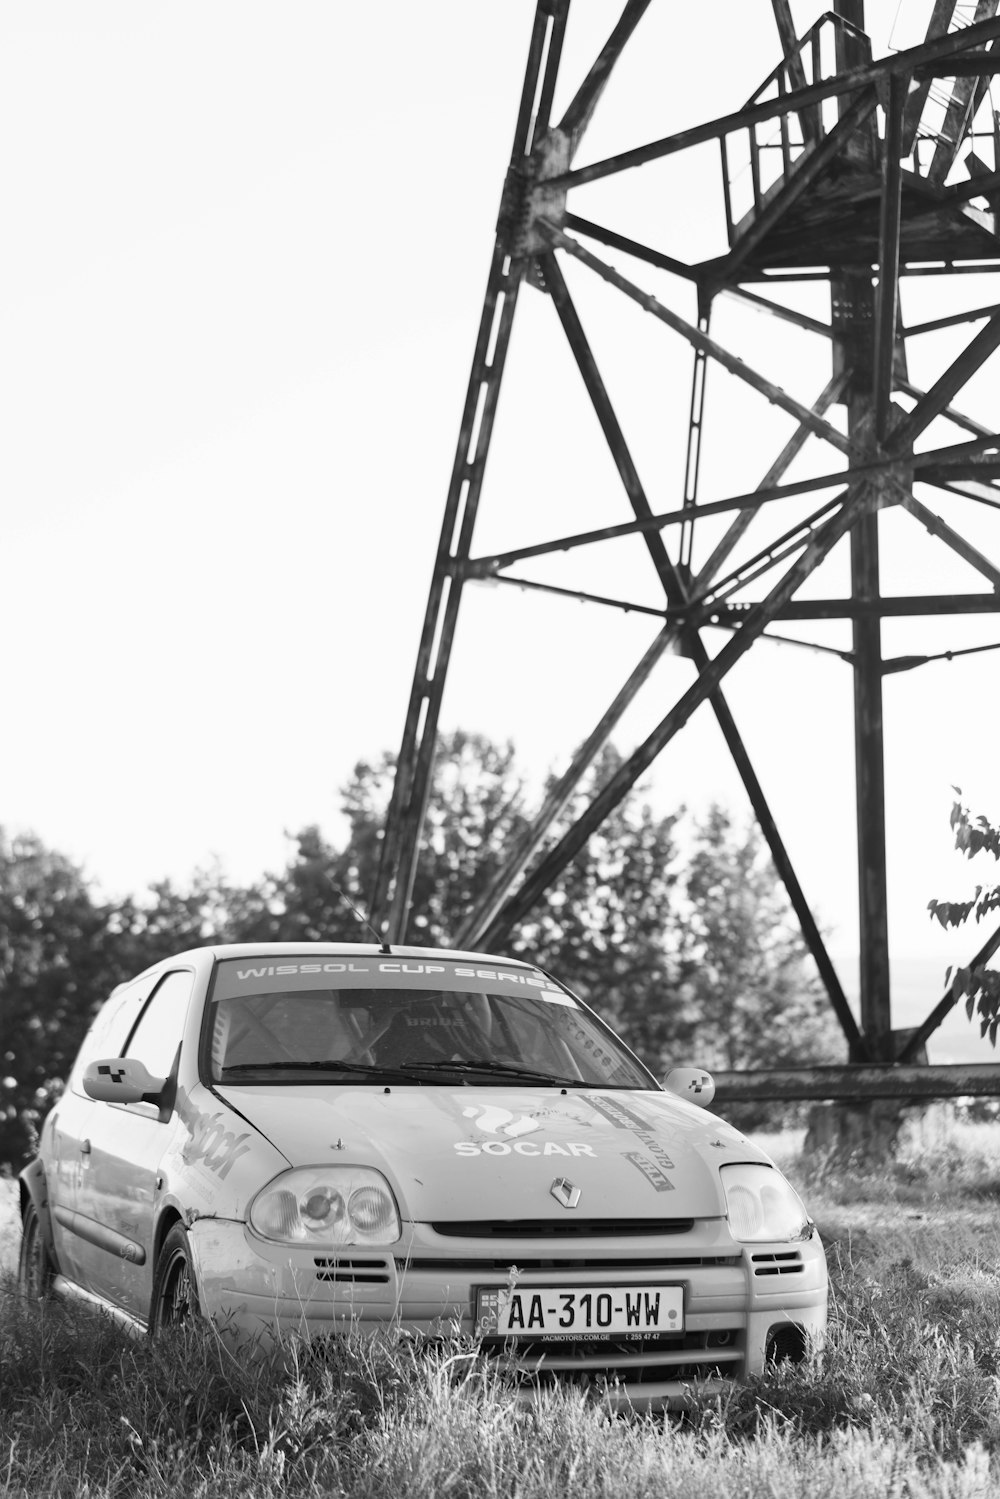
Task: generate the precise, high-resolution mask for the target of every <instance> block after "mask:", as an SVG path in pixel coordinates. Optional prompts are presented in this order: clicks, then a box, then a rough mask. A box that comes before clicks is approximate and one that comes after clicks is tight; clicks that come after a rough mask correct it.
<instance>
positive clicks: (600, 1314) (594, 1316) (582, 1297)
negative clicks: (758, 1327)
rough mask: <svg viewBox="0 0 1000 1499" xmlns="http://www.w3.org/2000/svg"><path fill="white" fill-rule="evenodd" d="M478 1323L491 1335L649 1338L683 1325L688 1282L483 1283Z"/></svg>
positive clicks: (478, 1298)
mask: <svg viewBox="0 0 1000 1499" xmlns="http://www.w3.org/2000/svg"><path fill="white" fill-rule="evenodd" d="M476 1325H477V1327H478V1328H479V1331H480V1332H481V1333H483V1334H485V1335H487V1336H499V1337H514V1338H518V1337H520V1338H623V1337H624V1338H628V1337H633V1338H648V1337H651V1336H656V1335H657V1334H660V1335H663V1334H669V1333H681V1332H683V1331H684V1288H683V1286H657V1285H647V1286H515V1287H514V1288H513V1289H512V1288H511V1287H510V1286H484V1287H482V1288H481V1289H480V1290H479V1292H478V1294H477V1300H476Z"/></svg>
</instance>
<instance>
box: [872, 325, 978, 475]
mask: <svg viewBox="0 0 1000 1499" xmlns="http://www.w3.org/2000/svg"><path fill="white" fill-rule="evenodd" d="M998 345H1000V313H995V314H994V315H993V317H991V318H990V320H989V322H988V323H987V324H986V326H985V327H984V328H981V329H980V330H979V332H978V333H977V334H976V336H975V338H974V339H973V340H972V342H971V343H970V344H969V346H968V348H967V349H964V350H963V351H962V353H961V354H959V356H958V358H957V359H955V360H954V361H953V362H952V364H950V365H949V366H948V368H947V369H946V370H945V372H944V374H943V375H941V376H940V378H939V379H938V380H936V381H935V382H934V384H933V385H932V386H931V388H930V390H929V391H927V392H926V393H925V394H924V395H922V396H921V397H920V399H919V400H918V401H917V404H916V406H914V408H913V410H912V411H911V412H909V413H908V414H907V415H906V416H905V417H904V418H903V420H902V421H901V422H900V424H899V426H898V427H896V428H895V429H894V431H893V433H892V436H891V439H890V444H891V448H892V451H893V452H894V453H903V452H905V450H906V448H907V447H908V446H909V445H910V444H911V443H913V442H914V441H915V440H916V438H918V437H919V436H920V434H921V432H923V431H924V429H925V428H926V427H929V426H930V424H931V422H932V421H933V420H934V418H935V417H936V416H943V415H947V413H948V406H949V403H950V401H951V398H952V396H955V395H957V394H958V392H959V391H960V390H961V389H962V387H963V385H966V384H967V383H968V381H969V380H970V379H971V378H972V376H973V375H974V374H975V373H976V371H977V370H978V369H979V368H980V367H981V366H982V365H983V364H985V362H986V360H987V359H988V358H989V357H990V355H991V354H992V353H993V352H994V350H995V349H996V348H997V346H998Z"/></svg>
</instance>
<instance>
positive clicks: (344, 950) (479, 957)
mask: <svg viewBox="0 0 1000 1499" xmlns="http://www.w3.org/2000/svg"><path fill="white" fill-rule="evenodd" d="M302 953H310V954H314V955H315V956H317V957H333V958H336V957H344V958H359V957H361V958H390V959H391V958H401V959H407V958H412V959H414V960H419V959H422V958H423V959H426V958H451V959H455V960H457V961H459V962H474V963H482V962H488V963H504V964H506V965H508V966H509V967H512V968H532V967H533V966H534V965H533V964H532V963H529V962H526V961H525V960H524V959H523V958H508V957H503V956H502V955H501V954H499V953H485V952H470V951H468V950H465V949H459V948H452V947H413V946H411V945H406V946H403V945H401V944H397V943H395V942H392V943H386V944H385V945H384V946H382V947H379V946H378V945H377V944H376V943H374V942H308V941H303V942H218V943H206V944H205V945H204V946H203V947H189V948H187V949H185V950H184V951H183V952H178V953H172V954H171V955H170V956H169V957H166V958H160V959H158V961H157V962H155V963H151V964H150V965H149V967H148V968H144V969H143V970H142V973H140V974H136V978H142V977H143V976H144V975H145V974H147V973H154V972H157V971H158V970H159V969H161V968H170V967H174V966H175V965H176V964H178V963H184V964H192V965H194V966H195V967H199V968H200V967H204V966H205V965H206V964H207V963H214V962H216V961H218V960H220V959H223V958H250V957H254V958H281V957H292V956H295V955H296V954H298V955H300V956H301V954H302ZM128 982H130V983H131V982H134V980H129V981H128Z"/></svg>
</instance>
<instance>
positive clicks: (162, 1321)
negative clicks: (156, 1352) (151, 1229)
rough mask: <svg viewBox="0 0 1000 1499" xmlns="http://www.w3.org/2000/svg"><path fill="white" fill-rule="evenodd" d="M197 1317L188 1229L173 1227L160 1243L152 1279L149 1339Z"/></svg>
mask: <svg viewBox="0 0 1000 1499" xmlns="http://www.w3.org/2000/svg"><path fill="white" fill-rule="evenodd" d="M197 1315H198V1286H197V1283H196V1281H195V1277H194V1265H193V1264H192V1261H191V1245H190V1243H189V1242H188V1236H187V1229H186V1228H185V1227H184V1226H183V1224H181V1223H175V1224H174V1226H173V1228H172V1229H171V1230H170V1232H169V1233H168V1234H167V1237H166V1238H165V1239H164V1241H163V1248H162V1249H161V1250H160V1254H159V1258H158V1259H157V1261H156V1270H155V1273H154V1275H153V1301H152V1305H151V1307H150V1310H149V1332H150V1336H151V1337H154V1338H155V1337H156V1334H157V1333H159V1332H162V1331H163V1329H164V1328H165V1327H179V1326H181V1325H182V1324H183V1323H185V1322H188V1321H190V1320H191V1319H192V1318H194V1317H197Z"/></svg>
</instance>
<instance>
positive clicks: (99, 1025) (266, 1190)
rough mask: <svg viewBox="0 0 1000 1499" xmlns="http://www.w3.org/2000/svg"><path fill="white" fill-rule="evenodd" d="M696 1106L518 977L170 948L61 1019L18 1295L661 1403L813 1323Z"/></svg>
mask: <svg viewBox="0 0 1000 1499" xmlns="http://www.w3.org/2000/svg"><path fill="white" fill-rule="evenodd" d="M699 1090H700V1091H699ZM680 1092H683V1093H684V1096H683V1097H682V1096H679V1095H680ZM711 1092H712V1083H711V1079H710V1078H709V1077H708V1075H707V1074H706V1073H703V1072H701V1071H700V1070H698V1069H695V1068H683V1069H678V1071H676V1072H675V1073H672V1074H670V1076H669V1078H668V1087H667V1090H666V1091H664V1089H662V1088H661V1087H660V1085H659V1084H658V1083H657V1082H656V1080H655V1079H654V1078H653V1077H652V1076H651V1075H650V1073H648V1072H647V1071H646V1069H645V1068H644V1067H643V1066H642V1065H641V1064H640V1063H639V1062H638V1061H637V1060H636V1058H635V1057H634V1056H633V1055H632V1054H631V1053H630V1052H629V1051H628V1050H627V1049H626V1048H625V1046H624V1045H623V1044H622V1043H621V1042H620V1041H619V1040H618V1039H617V1038H616V1037H615V1036H614V1034H613V1033H612V1032H611V1031H610V1030H609V1029H608V1028H607V1026H605V1025H604V1024H603V1023H602V1022H601V1021H600V1020H599V1019H598V1018H597V1016H596V1015H594V1014H593V1012H592V1011H591V1010H589V1009H588V1008H587V1006H586V1005H584V1004H583V1003H581V1001H580V1000H579V999H577V998H575V996H573V995H572V994H571V993H570V992H569V991H568V990H567V989H566V988H565V987H564V986H563V985H562V984H560V983H559V982H558V981H557V980H555V979H553V978H552V977H551V976H550V975H548V974H547V973H545V972H543V971H541V970H540V969H537V968H534V967H532V966H530V965H529V964H527V963H522V962H516V961H514V960H512V959H509V958H497V957H488V956H485V955H483V954H479V953H460V952H439V951H433V950H430V949H419V948H411V947H406V948H402V947H393V948H392V949H391V951H390V950H389V949H388V948H387V947H385V946H383V947H382V948H381V949H380V948H378V947H376V946H360V945H348V944H343V943H341V944H333V943H312V944H309V943H306V944H284V943H282V944H267V945H259V946H228V947H206V948H198V949H195V950H193V951H190V952H185V953H181V954H180V955H179V956H178V957H176V958H172V959H169V960H166V961H164V962H161V963H157V964H156V965H155V966H154V967H152V968H149V969H147V971H146V972H145V973H143V974H141V975H140V976H139V977H138V978H137V979H135V980H134V981H133V982H131V983H128V984H124V985H122V986H121V987H120V988H118V989H117V990H116V991H115V993H114V994H113V995H112V997H111V998H110V999H109V1000H108V1001H107V1003H106V1004H105V1005H104V1006H103V1008H102V1009H101V1011H100V1012H99V1014H98V1016H97V1018H96V1020H95V1021H94V1023H93V1025H92V1026H91V1028H90V1031H89V1032H88V1034H87V1037H86V1040H85V1041H84V1043H83V1046H82V1048H81V1050H80V1054H79V1056H78V1057H77V1060H76V1063H75V1065H74V1067H73V1070H72V1073H71V1074H70V1077H69V1081H68V1084H67V1087H66V1090H65V1092H64V1094H63V1096H62V1097H61V1098H60V1100H59V1102H58V1103H57V1104H56V1106H55V1108H54V1109H53V1110H52V1112H51V1113H50V1114H49V1115H48V1117H47V1119H46V1120H45V1123H44V1126H43V1128H42V1134H41V1142H40V1147H39V1152H38V1155H37V1157H36V1158H35V1160H34V1161H32V1163H31V1164H30V1165H29V1166H28V1167H27V1168H26V1169H25V1170H24V1172H23V1173H22V1174H21V1179H20V1186H21V1208H22V1223H23V1235H22V1245H21V1259H20V1282H21V1287H22V1290H23V1291H24V1292H25V1294H26V1295H28V1296H31V1297H39V1296H41V1295H44V1294H46V1293H47V1292H49V1291H55V1292H57V1293H60V1294H62V1295H64V1296H72V1297H76V1298H79V1299H81V1300H84V1301H87V1302H90V1303H92V1304H96V1305H98V1306H100V1307H102V1308H104V1309H106V1310H107V1311H108V1312H110V1313H111V1314H112V1315H113V1316H115V1317H116V1318H118V1319H119V1320H121V1321H123V1322H124V1323H126V1324H127V1325H128V1326H130V1327H131V1328H133V1329H136V1330H145V1329H147V1328H148V1329H149V1330H150V1331H153V1332H155V1331H156V1330H157V1329H158V1328H160V1327H162V1326H163V1325H164V1324H166V1323H169V1322H172V1321H175V1320H177V1319H179V1318H180V1317H182V1316H184V1315H185V1314H186V1313H187V1312H188V1311H189V1310H190V1309H193V1308H195V1307H196V1308H197V1309H198V1310H199V1311H200V1313H201V1315H202V1316H204V1317H206V1318H211V1319H213V1320H214V1321H215V1323H216V1325H217V1326H219V1327H220V1329H222V1330H223V1331H224V1332H225V1333H226V1334H227V1335H229V1336H233V1337H236V1338H239V1337H243V1336H251V1337H256V1338H257V1339H259V1340H260V1339H263V1340H264V1341H265V1342H266V1341H267V1340H269V1339H271V1338H272V1337H273V1336H274V1333H275V1332H276V1331H280V1332H282V1333H284V1334H290V1335H298V1334H309V1335H313V1336H315V1335H322V1334H330V1333H333V1332H336V1331H339V1330H343V1329H347V1328H357V1329H360V1330H362V1331H366V1330H367V1331H371V1330H373V1329H375V1328H379V1327H383V1326H385V1325H386V1324H399V1325H401V1326H402V1327H403V1328H405V1329H409V1330H410V1331H412V1332H415V1333H420V1334H424V1335H438V1334H444V1335H447V1334H449V1333H452V1332H456V1331H460V1332H462V1333H466V1334H472V1333H478V1334H479V1335H480V1336H481V1337H482V1341H483V1347H484V1348H485V1349H487V1350H490V1349H500V1350H505V1351H506V1353H507V1355H508V1357H509V1356H510V1355H511V1352H512V1351H513V1355H514V1358H515V1361H516V1362H517V1363H519V1364H520V1365H522V1366H523V1368H524V1369H525V1371H529V1370H530V1378H531V1380H532V1381H533V1382H534V1383H535V1384H537V1383H538V1381H539V1380H544V1379H547V1378H548V1379H552V1378H570V1379H576V1380H578V1381H583V1382H586V1383H598V1384H603V1383H607V1384H608V1385H609V1386H610V1387H611V1389H612V1392H613V1394H614V1396H615V1398H617V1399H619V1400H620V1401H622V1402H627V1403H631V1404H632V1405H633V1406H636V1407H642V1406H646V1405H649V1404H657V1405H661V1406H662V1405H669V1404H671V1403H679V1402H681V1401H683V1400H685V1399H687V1398H688V1396H689V1394H690V1391H691V1390H692V1388H694V1387H696V1388H698V1389H700V1390H704V1389H712V1388H719V1387H720V1386H721V1384H722V1382H723V1381H725V1380H728V1379H732V1378H733V1377H739V1376H742V1375H745V1374H747V1373H750V1372H753V1371H756V1370H760V1369H761V1368H763V1366H764V1364H765V1362H766V1361H767V1359H768V1358H769V1357H775V1356H778V1357H793V1358H795V1357H801V1356H802V1355H803V1354H804V1353H805V1352H806V1350H807V1349H808V1348H809V1347H810V1346H813V1345H815V1344H816V1343H817V1342H819V1341H820V1339H821V1338H822V1333H823V1329H824V1325H825V1320H826V1299H827V1276H826V1261H825V1256H824V1253H823V1249H822V1246H821V1244H820V1242H819V1239H818V1237H817V1236H816V1233H815V1231H814V1227H813V1224H812V1222H811V1221H810V1219H809V1216H808V1214H807V1213H806V1211H805V1209H804V1208H803V1206H802V1203H801V1202H800V1200H799V1198H798V1197H797V1196H796V1194H795V1192H794V1191H793V1189H792V1188H791V1187H790V1186H789V1184H788V1182H787V1181H786V1180H785V1179H784V1177H783V1176H782V1175H781V1173H780V1172H779V1171H778V1170H777V1168H776V1167H775V1166H774V1164H773V1163H772V1162H771V1161H770V1160H769V1158H768V1157H767V1156H766V1155H765V1154H764V1153H763V1152H762V1151H761V1150H759V1149H758V1148H757V1147H756V1146H755V1145H753V1144H752V1143H751V1142H750V1141H749V1140H747V1139H745V1138H744V1136H743V1135H741V1134H739V1133H738V1132H737V1131H736V1130H735V1129H733V1128H731V1127H730V1126H729V1125H727V1124H724V1123H723V1122H722V1121H721V1120H719V1119H718V1118H716V1117H715V1116H713V1115H711V1114H708V1113H706V1112H705V1111H704V1109H703V1108H701V1107H699V1106H698V1103H699V1101H701V1102H706V1101H711ZM526 1377H527V1376H526Z"/></svg>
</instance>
